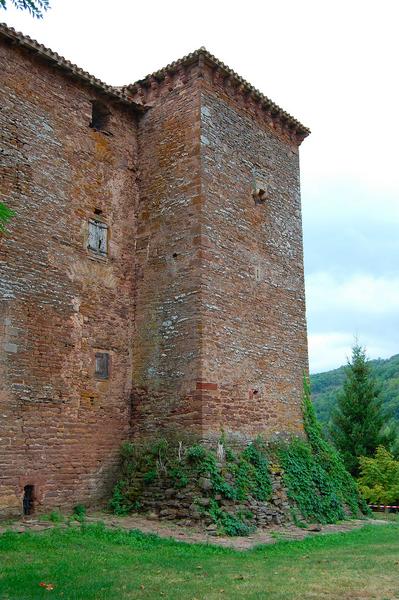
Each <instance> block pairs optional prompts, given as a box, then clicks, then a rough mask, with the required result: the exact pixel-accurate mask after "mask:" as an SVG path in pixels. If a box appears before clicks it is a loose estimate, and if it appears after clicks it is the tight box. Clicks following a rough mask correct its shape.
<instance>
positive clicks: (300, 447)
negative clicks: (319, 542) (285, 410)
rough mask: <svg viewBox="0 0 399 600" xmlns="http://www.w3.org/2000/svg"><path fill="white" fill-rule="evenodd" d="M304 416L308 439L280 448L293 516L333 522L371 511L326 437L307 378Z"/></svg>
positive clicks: (299, 519) (298, 519)
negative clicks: (311, 396)
mask: <svg viewBox="0 0 399 600" xmlns="http://www.w3.org/2000/svg"><path fill="white" fill-rule="evenodd" d="M303 417H304V428H305V432H306V436H307V440H302V439H299V438H297V439H294V440H292V441H291V443H290V444H287V445H285V446H282V447H281V448H280V449H279V451H278V455H279V459H280V462H281V466H282V467H283V471H284V474H283V479H284V483H285V485H286V487H287V494H288V497H289V498H290V500H291V501H292V502H293V503H294V506H293V507H292V512H293V515H294V520H296V521H297V522H300V521H301V519H305V521H310V522H312V521H316V522H318V523H334V522H336V521H339V520H341V519H344V518H346V517H347V516H348V513H349V514H351V515H352V516H358V515H359V514H360V513H361V512H363V513H365V512H368V509H367V506H366V505H365V503H364V500H363V499H362V497H361V496H360V494H359V491H358V488H357V485H356V482H355V481H354V479H353V478H352V477H351V476H350V474H349V473H348V472H347V471H346V469H345V466H344V464H343V462H342V459H341V457H340V456H339V454H338V452H337V451H336V450H335V449H334V448H333V447H332V446H331V445H330V444H329V443H328V442H327V441H326V440H325V439H324V437H323V434H322V430H321V426H320V424H319V423H318V421H317V418H316V414H315V411H314V408H313V405H312V401H311V398H310V388H309V383H308V381H307V380H306V378H305V380H304V399H303Z"/></svg>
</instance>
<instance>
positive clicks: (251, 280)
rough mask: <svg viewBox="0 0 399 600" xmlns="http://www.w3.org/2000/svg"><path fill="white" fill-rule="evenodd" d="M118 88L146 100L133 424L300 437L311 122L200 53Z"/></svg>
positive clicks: (140, 428)
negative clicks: (304, 151) (303, 200)
mask: <svg viewBox="0 0 399 600" xmlns="http://www.w3.org/2000/svg"><path fill="white" fill-rule="evenodd" d="M125 91H126V93H127V94H129V95H130V97H132V98H133V99H134V100H135V101H136V102H143V103H144V105H145V106H147V107H151V108H150V110H148V111H147V112H146V113H145V115H144V116H143V117H142V118H141V119H140V122H139V127H138V141H139V159H138V160H139V172H140V179H139V189H140V194H139V196H140V199H139V209H138V212H137V220H138V230H137V238H136V261H137V269H138V270H137V305H136V308H137V312H136V330H135V344H134V348H135V350H134V355H133V414H132V425H133V431H134V432H135V433H137V434H140V433H143V432H146V431H151V432H156V431H159V429H160V428H164V427H168V426H169V427H171V428H177V429H179V428H180V427H184V428H185V429H192V430H194V431H196V432H199V433H200V434H201V435H202V436H203V437H205V438H209V437H213V436H215V435H216V436H219V435H220V430H221V428H223V429H224V431H225V432H227V433H230V434H233V435H235V436H237V437H238V438H251V437H254V436H256V435H258V434H264V435H266V436H268V437H270V436H274V435H281V434H286V433H291V434H292V433H298V432H300V431H301V428H302V424H301V422H302V416H301V409H300V403H301V397H302V377H303V372H304V371H306V370H307V338H306V322H305V296H304V282H303V257H302V225H301V206H300V186H299V162H298V146H299V144H300V142H301V141H302V140H303V138H304V137H305V136H306V134H307V133H308V132H307V130H306V129H305V128H304V127H303V126H301V125H300V124H299V123H298V122H297V121H295V120H294V119H293V118H292V117H290V116H289V115H287V114H286V113H285V112H284V111H282V110H281V109H279V108H278V107H277V106H276V105H275V104H273V102H271V101H270V100H268V99H267V98H265V97H264V96H263V95H261V94H260V93H259V92H257V91H256V90H254V88H252V87H251V86H250V85H249V84H247V83H246V82H245V81H244V80H242V79H241V78H240V77H239V76H238V75H237V74H236V73H234V72H233V71H231V70H230V69H228V68H227V67H226V66H225V65H223V64H222V63H220V61H218V60H217V59H216V58H215V57H214V56H212V55H211V54H210V53H209V52H207V51H206V50H205V49H200V50H198V51H197V52H194V53H193V54H190V55H189V56H187V57H186V58H184V59H182V60H180V61H177V62H176V63H173V64H172V65H170V66H168V67H166V68H164V69H162V70H161V71H159V72H157V73H154V74H153V75H151V76H148V77H147V78H145V79H144V80H141V81H139V82H137V83H136V84H134V85H132V86H128V87H127V88H126V90H125Z"/></svg>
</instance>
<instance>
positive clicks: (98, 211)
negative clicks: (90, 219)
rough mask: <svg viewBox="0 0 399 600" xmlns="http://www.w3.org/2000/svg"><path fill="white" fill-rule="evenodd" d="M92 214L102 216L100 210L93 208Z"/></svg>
mask: <svg viewBox="0 0 399 600" xmlns="http://www.w3.org/2000/svg"><path fill="white" fill-rule="evenodd" d="M94 214H95V215H102V214H103V211H102V210H101V208H95V209H94Z"/></svg>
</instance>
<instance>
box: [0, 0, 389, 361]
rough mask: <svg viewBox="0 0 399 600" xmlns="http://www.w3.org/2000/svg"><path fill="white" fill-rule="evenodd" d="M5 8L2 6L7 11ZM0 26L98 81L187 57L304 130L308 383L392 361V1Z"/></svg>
mask: <svg viewBox="0 0 399 600" xmlns="http://www.w3.org/2000/svg"><path fill="white" fill-rule="evenodd" d="M8 2H9V0H8ZM50 2H51V4H52V10H51V11H49V12H48V13H47V14H46V15H45V18H44V19H43V20H42V21H36V20H34V19H32V17H30V16H28V15H27V14H24V13H21V12H18V11H16V10H15V9H11V8H9V9H8V10H7V11H3V10H1V9H0V20H3V21H6V22H7V24H8V25H11V26H13V27H15V28H16V29H18V30H20V31H22V32H23V33H25V34H28V35H30V36H31V37H34V38H35V39H37V40H38V41H39V42H41V43H43V44H45V45H46V46H49V47H50V48H51V49H52V50H55V51H56V52H59V53H60V54H62V55H63V56H65V57H66V58H68V59H70V60H72V61H73V62H75V63H76V64H78V65H79V66H80V67H82V68H84V69H86V70H87V71H89V72H91V73H92V74H94V75H96V76H97V77H100V78H101V79H103V80H104V81H106V82H107V83H109V84H115V85H121V84H126V83H130V82H133V81H135V80H137V79H139V78H141V77H143V76H144V75H146V74H147V73H151V72H153V71H155V70H157V69H159V68H161V67H163V66H165V65H166V64H167V63H169V62H171V61H173V60H175V59H177V58H180V57H182V56H183V55H185V54H187V53H188V52H191V51H193V50H194V49H196V48H198V47H200V46H206V48H207V49H208V50H209V51H210V52H212V53H213V54H215V55H216V56H217V57H218V58H220V59H221V60H222V61H223V62H225V63H226V64H228V65H229V66H230V67H231V68H232V69H234V70H235V71H237V72H238V73H239V74H240V75H241V76H243V77H244V78H245V79H247V80H248V81H249V82H250V83H252V84H253V85H255V87H257V88H258V89H260V90H261V91H262V92H263V93H265V94H266V95H267V96H269V97H270V98H271V99H272V100H274V101H275V102H276V103H277V104H279V105H280V106H281V107H282V108H284V109H285V110H287V111H288V112H289V113H291V114H292V115H293V116H295V117H296V118H298V119H299V120H300V121H301V122H302V123H303V124H304V125H307V126H308V127H310V128H311V130H312V134H311V136H310V137H309V138H307V139H306V140H305V141H304V142H303V144H302V146H301V168H302V203H303V218H304V244H305V271H306V298H307V316H308V329H309V353H310V366H311V371H312V372H318V371H323V370H327V369H330V368H334V367H336V366H339V365H341V364H343V363H344V362H345V361H346V357H347V356H348V355H349V354H350V348H351V345H352V343H353V338H354V335H357V336H358V338H359V341H360V342H361V343H362V344H363V345H365V346H366V347H367V351H368V355H369V357H370V358H378V357H388V356H391V355H392V354H396V353H399V340H398V330H399V266H398V259H399V235H398V231H399V202H398V197H399V165H398V162H399V158H398V145H399V135H398V134H399V124H398V123H399V118H398V108H399V84H398V73H399V68H398V59H399V52H398V39H399V36H398V26H399V25H398V23H399V2H398V1H397V0H392V1H390V0H378V1H377V0H375V1H374V2H370V1H368V0H361V1H360V0H359V1H358V0H345V1H342V0H334V1H329V0H324V1H323V0H293V1H290V0H278V1H277V2H276V1H275V0H273V2H272V1H270V0H261V1H258V0H246V1H245V2H243V1H242V0H240V1H239V2H237V1H235V0H229V1H225V0H212V1H210V0H200V1H196V2H191V1H190V0H185V1H184V2H183V1H178V0H152V1H151V2H142V1H134V0H131V1H129V0H107V1H105V0H50Z"/></svg>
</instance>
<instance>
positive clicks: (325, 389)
mask: <svg viewBox="0 0 399 600" xmlns="http://www.w3.org/2000/svg"><path fill="white" fill-rule="evenodd" d="M369 364H370V365H371V366H372V368H373V372H374V375H375V377H376V379H377V381H378V383H379V385H380V388H381V396H382V399H383V404H384V408H385V409H386V410H387V411H389V414H390V415H392V416H393V417H395V419H396V420H397V421H398V422H399V354H395V356H391V358H388V359H386V360H383V359H378V360H371V361H370V362H369ZM344 379H345V367H344V366H343V367H339V369H334V370H333V371H326V372H325V373H317V374H316V375H311V377H310V380H311V385H312V399H313V403H314V406H315V409H316V413H317V416H318V418H319V419H320V421H322V422H323V423H328V421H329V419H330V414H331V410H332V408H333V406H334V404H335V401H336V395H337V392H338V391H339V390H340V389H341V388H342V384H343V381H344Z"/></svg>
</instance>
